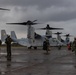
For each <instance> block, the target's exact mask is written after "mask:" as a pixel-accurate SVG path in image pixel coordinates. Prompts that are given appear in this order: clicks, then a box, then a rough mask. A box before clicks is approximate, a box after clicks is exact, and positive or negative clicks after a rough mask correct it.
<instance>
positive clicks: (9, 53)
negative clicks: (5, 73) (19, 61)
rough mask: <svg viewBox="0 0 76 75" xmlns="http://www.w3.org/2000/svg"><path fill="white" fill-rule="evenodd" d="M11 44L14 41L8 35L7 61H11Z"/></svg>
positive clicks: (6, 40) (6, 41)
mask: <svg viewBox="0 0 76 75" xmlns="http://www.w3.org/2000/svg"><path fill="white" fill-rule="evenodd" d="M11 42H12V39H11V38H10V36H9V35H7V38H6V39H5V43H6V46H7V60H11Z"/></svg>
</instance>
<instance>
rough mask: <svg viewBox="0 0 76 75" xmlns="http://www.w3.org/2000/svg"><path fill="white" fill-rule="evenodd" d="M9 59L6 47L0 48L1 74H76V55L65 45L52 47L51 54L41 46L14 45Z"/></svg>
mask: <svg viewBox="0 0 76 75" xmlns="http://www.w3.org/2000/svg"><path fill="white" fill-rule="evenodd" d="M11 59H12V60H11V61H7V58H6V48H5V47H2V48H1V49H0V75H67V74H68V75H76V56H75V55H74V52H72V51H69V50H67V48H66V47H65V48H64V47H63V48H62V49H61V50H58V49H57V48H55V47H52V48H51V50H50V51H49V54H46V51H44V50H42V48H39V49H37V50H34V49H31V50H28V49H27V48H26V47H12V58H11Z"/></svg>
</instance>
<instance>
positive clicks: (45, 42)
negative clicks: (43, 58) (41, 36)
mask: <svg viewBox="0 0 76 75" xmlns="http://www.w3.org/2000/svg"><path fill="white" fill-rule="evenodd" d="M43 50H46V51H47V53H48V51H49V40H48V39H46V40H45V41H44V42H43Z"/></svg>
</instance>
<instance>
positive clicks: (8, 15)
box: [0, 0, 76, 35]
mask: <svg viewBox="0 0 76 75" xmlns="http://www.w3.org/2000/svg"><path fill="white" fill-rule="evenodd" d="M0 7H4V8H9V9H11V11H0V26H1V27H2V28H0V29H6V30H7V31H8V32H9V31H11V30H14V31H16V32H17V33H18V35H19V33H22V34H23V33H24V34H25V33H26V30H27V27H24V26H8V25H6V23H7V22H23V21H27V20H35V19H38V22H40V23H44V24H43V25H44V26H46V24H47V23H49V24H50V25H52V26H56V25H58V27H63V28H64V29H65V31H64V32H70V33H73V32H75V30H74V27H73V28H71V30H69V29H70V27H71V26H72V25H73V26H75V24H76V21H73V20H76V0H0ZM43 25H37V26H35V27H43ZM68 28H69V29H68ZM38 32H39V31H38ZM74 34H75V33H74Z"/></svg>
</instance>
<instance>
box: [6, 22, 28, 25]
mask: <svg viewBox="0 0 76 75" xmlns="http://www.w3.org/2000/svg"><path fill="white" fill-rule="evenodd" d="M6 24H15V25H27V23H26V22H23V23H6Z"/></svg>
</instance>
